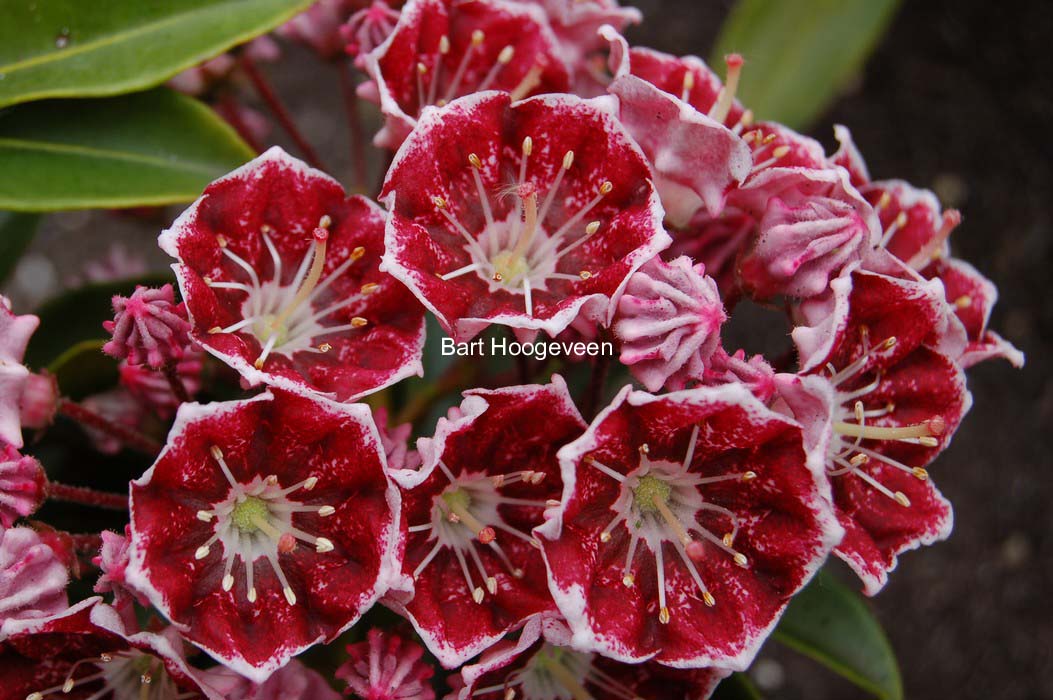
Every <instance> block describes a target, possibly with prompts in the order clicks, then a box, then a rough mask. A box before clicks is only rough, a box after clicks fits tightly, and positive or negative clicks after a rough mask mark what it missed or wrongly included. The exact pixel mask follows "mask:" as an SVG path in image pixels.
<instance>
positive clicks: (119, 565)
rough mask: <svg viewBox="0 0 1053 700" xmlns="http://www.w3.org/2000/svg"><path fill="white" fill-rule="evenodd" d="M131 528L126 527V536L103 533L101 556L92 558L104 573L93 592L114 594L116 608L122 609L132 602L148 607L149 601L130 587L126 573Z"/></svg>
mask: <svg viewBox="0 0 1053 700" xmlns="http://www.w3.org/2000/svg"><path fill="white" fill-rule="evenodd" d="M130 534H131V527H130V526H128V525H125V526H124V534H123V535H119V534H117V533H116V532H111V531H109V530H103V531H102V547H101V548H100V550H99V554H98V555H97V556H95V557H93V558H92V560H91V563H92V564H94V565H95V566H97V567H99V571H101V572H102V573H101V574H100V575H99V578H98V580H97V581H96V582H95V586H94V588H93V589H92V590H94V591H95V592H96V593H113V595H114V606H115V607H116V608H118V609H122V608H123V607H124V606H125V605H127V604H128V603H129V602H131V601H132V600H135V601H136V602H138V603H139V604H140V605H142V606H144V607H145V606H148V605H149V601H148V600H147V599H146V596H144V595H143V594H142V593H140V592H139V591H137V590H135V589H134V588H132V587H130V586H129V585H128V581H127V579H126V578H125V571H126V570H127V569H128V562H129V559H128V556H129V555H128V537H129V535H130Z"/></svg>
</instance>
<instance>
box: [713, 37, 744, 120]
mask: <svg viewBox="0 0 1053 700" xmlns="http://www.w3.org/2000/svg"><path fill="white" fill-rule="evenodd" d="M724 63H725V65H727V67H728V73H727V79H726V80H725V84H724V87H722V88H721V89H720V94H719V95H718V96H717V100H716V102H714V103H713V106H712V107H710V109H709V118H710V119H712V120H713V121H716V122H719V123H721V124H723V123H724V120H725V119H727V118H728V113H729V112H731V107H732V105H733V104H734V102H735V93H736V92H737V91H738V88H739V76H740V75H741V74H742V63H743V60H742V56H740V55H739V54H737V53H733V54H729V55H727V56H725V57H724Z"/></svg>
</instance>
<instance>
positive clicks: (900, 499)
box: [893, 491, 910, 508]
mask: <svg viewBox="0 0 1053 700" xmlns="http://www.w3.org/2000/svg"><path fill="white" fill-rule="evenodd" d="M893 496H894V497H895V499H896V503H898V504H900V505H901V506H903V507H904V508H909V507H910V499H909V498H907V496H906V494H905V493H903V492H902V491H896V493H895V494H893Z"/></svg>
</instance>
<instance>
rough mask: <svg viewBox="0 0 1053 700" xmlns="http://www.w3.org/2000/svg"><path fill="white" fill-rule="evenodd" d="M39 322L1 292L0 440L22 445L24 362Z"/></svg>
mask: <svg viewBox="0 0 1053 700" xmlns="http://www.w3.org/2000/svg"><path fill="white" fill-rule="evenodd" d="M39 325H40V319H39V318H37V317H36V316H33V315H32V314H24V315H21V316H19V315H16V314H15V313H14V312H13V311H12V310H11V302H10V300H9V299H8V298H7V297H5V296H0V441H3V442H7V443H8V444H10V445H13V446H14V447H17V448H20V447H22V421H21V418H20V412H21V411H20V407H21V405H22V392H23V391H24V390H25V387H26V382H27V381H28V377H29V370H28V369H26V368H25V367H24V366H23V365H22V358H23V357H24V356H25V354H26V346H27V345H29V339H30V337H31V336H32V335H33V332H34V331H36V329H37V326H39Z"/></svg>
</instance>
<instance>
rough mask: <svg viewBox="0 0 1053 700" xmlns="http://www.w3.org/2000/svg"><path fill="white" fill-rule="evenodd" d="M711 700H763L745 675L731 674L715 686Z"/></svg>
mask: <svg viewBox="0 0 1053 700" xmlns="http://www.w3.org/2000/svg"><path fill="white" fill-rule="evenodd" d="M712 700H763V698H762V696H761V694H760V692H759V691H758V690H757V689H756V688H755V687H754V686H753V683H752V682H750V679H749V676H747V675H746V674H745V673H732V674H731V675H730V676H728V677H727V678H725V679H724V680H722V681H721V682H720V685H718V686H717V689H716V690H715V691H714V692H713V697H712Z"/></svg>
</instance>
